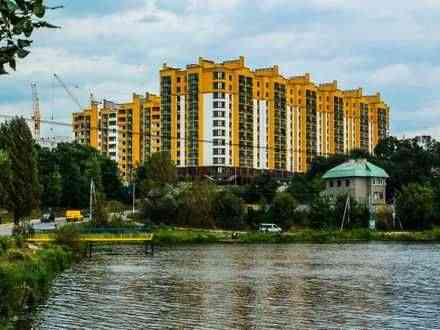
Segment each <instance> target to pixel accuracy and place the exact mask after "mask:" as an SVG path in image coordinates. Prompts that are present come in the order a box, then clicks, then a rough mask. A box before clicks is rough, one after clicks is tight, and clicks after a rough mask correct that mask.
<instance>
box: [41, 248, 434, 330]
mask: <svg viewBox="0 0 440 330" xmlns="http://www.w3.org/2000/svg"><path fill="white" fill-rule="evenodd" d="M439 251H440V249H439V247H438V246H437V245H406V244H354V245H336V244H335V245H313V244H304V245H255V246H229V245H226V246H223V245H212V246H194V247H178V248H173V249H171V248H170V249H163V250H161V251H160V252H159V253H157V254H156V255H155V256H154V257H145V256H144V255H143V254H142V253H140V251H139V249H136V248H132V247H127V246H125V247H124V246H123V247H120V253H119V254H117V255H105V254H100V255H97V256H95V257H94V258H92V259H90V260H86V261H84V262H82V263H80V264H77V265H75V266H74V267H73V268H72V269H70V270H69V271H67V272H65V273H63V274H62V275H61V276H59V277H58V278H57V280H56V281H55V283H54V286H53V288H52V290H51V294H50V296H49V299H48V300H47V302H46V303H45V304H44V305H41V306H39V308H38V312H37V315H36V319H35V321H34V327H35V328H39V329H147V328H148V329H340V328H345V329H346V328H349V329H402V328H403V329H436V328H437V329H438V328H440V316H439V310H440V307H439V306H440V284H439V281H438V278H437V274H438V271H439V269H440V256H439Z"/></svg>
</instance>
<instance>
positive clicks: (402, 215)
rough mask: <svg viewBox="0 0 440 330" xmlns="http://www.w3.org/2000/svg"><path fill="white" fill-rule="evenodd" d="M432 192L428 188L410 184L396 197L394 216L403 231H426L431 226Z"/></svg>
mask: <svg viewBox="0 0 440 330" xmlns="http://www.w3.org/2000/svg"><path fill="white" fill-rule="evenodd" d="M433 203H434V201H433V192H432V189H431V188H430V187H427V186H424V185H421V184H417V183H411V184H409V185H408V186H404V187H403V188H402V189H401V191H400V192H399V193H398V195H397V200H396V215H397V218H398V219H399V220H400V222H401V224H402V226H403V228H404V229H426V228H430V227H431V226H432V216H433V207H434V205H433Z"/></svg>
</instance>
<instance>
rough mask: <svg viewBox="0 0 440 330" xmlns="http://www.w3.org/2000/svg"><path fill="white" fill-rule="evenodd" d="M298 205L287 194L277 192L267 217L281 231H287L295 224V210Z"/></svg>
mask: <svg viewBox="0 0 440 330" xmlns="http://www.w3.org/2000/svg"><path fill="white" fill-rule="evenodd" d="M297 206H298V203H297V202H296V200H295V199H294V198H293V197H292V195H291V194H289V193H287V192H279V193H277V194H276V195H275V198H274V199H273V203H272V207H271V208H270V210H269V217H270V219H271V221H272V222H274V223H276V224H277V225H279V226H280V227H281V228H283V229H285V230H286V229H289V227H290V226H292V225H293V224H294V222H295V209H296V208H297Z"/></svg>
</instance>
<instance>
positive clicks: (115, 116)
mask: <svg viewBox="0 0 440 330" xmlns="http://www.w3.org/2000/svg"><path fill="white" fill-rule="evenodd" d="M73 130H74V135H75V140H76V141H77V142H78V143H82V144H87V145H90V146H92V147H94V148H96V149H97V150H99V151H100V152H101V153H102V154H104V155H106V156H108V157H109V158H110V159H112V160H114V161H116V162H117V164H118V168H119V171H120V174H121V177H122V178H123V179H124V180H125V181H129V180H131V176H132V174H133V169H135V168H136V167H138V166H139V165H140V163H141V162H143V161H144V160H145V159H148V158H149V157H150V155H151V154H152V153H153V152H157V151H159V150H160V97H159V96H157V95H153V94H150V93H146V94H145V95H144V96H141V95H137V94H133V95H132V100H131V101H130V102H126V103H115V102H112V101H109V100H104V101H103V102H102V103H97V102H92V104H91V105H90V107H89V108H88V109H85V110H84V111H82V112H78V113H74V114H73Z"/></svg>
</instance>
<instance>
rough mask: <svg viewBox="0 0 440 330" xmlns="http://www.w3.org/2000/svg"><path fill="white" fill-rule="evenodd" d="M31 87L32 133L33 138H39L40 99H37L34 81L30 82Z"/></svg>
mask: <svg viewBox="0 0 440 330" xmlns="http://www.w3.org/2000/svg"><path fill="white" fill-rule="evenodd" d="M31 89H32V117H31V118H32V122H33V124H34V125H33V127H32V133H33V134H34V139H35V140H38V139H40V128H41V113H40V100H39V99H38V92H37V84H36V83H35V82H33V83H31Z"/></svg>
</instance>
